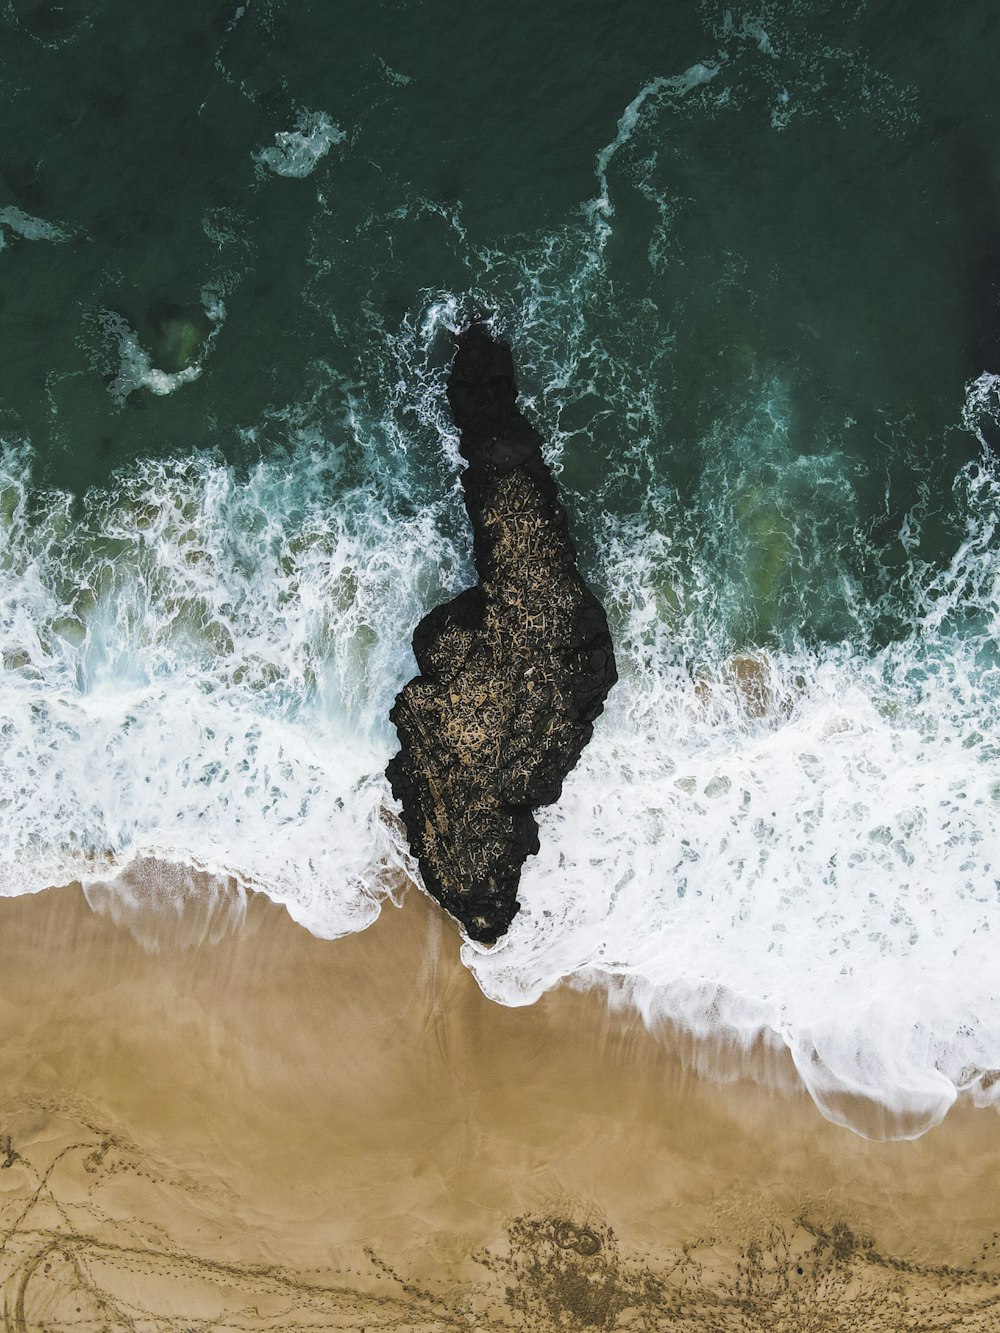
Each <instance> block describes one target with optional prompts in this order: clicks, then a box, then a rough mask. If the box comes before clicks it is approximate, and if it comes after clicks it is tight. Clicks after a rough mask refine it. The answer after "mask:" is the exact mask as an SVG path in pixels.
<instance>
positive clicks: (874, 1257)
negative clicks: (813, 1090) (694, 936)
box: [0, 887, 1000, 1333]
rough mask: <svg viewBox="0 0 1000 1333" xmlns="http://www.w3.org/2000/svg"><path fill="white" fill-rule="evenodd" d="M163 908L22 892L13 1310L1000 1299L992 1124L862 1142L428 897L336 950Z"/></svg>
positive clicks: (7, 951) (10, 1071) (770, 1319)
mask: <svg viewBox="0 0 1000 1333" xmlns="http://www.w3.org/2000/svg"><path fill="white" fill-rule="evenodd" d="M141 916H142V913H141V912H140V913H139V914H138V916H137V917H136V919H135V921H134V922H133V925H134V926H135V925H136V924H138V925H140V926H141V929H142V932H143V933H144V935H145V938H146V940H147V943H156V942H159V945H160V947H159V948H158V951H155V952H151V951H149V950H148V949H144V948H142V947H140V945H139V944H137V943H136V941H135V939H134V938H133V937H132V935H131V934H130V933H129V931H127V930H125V929H123V928H122V927H121V926H119V925H115V924H114V923H113V922H112V921H111V920H110V919H109V918H108V917H107V916H100V915H97V914H95V913H94V912H93V911H91V910H90V908H89V907H88V905H87V903H86V901H85V899H84V897H83V894H82V892H81V891H80V890H79V889H78V888H76V887H70V888H66V889H59V890H51V891H48V892H46V893H42V894H38V895H35V896H32V897H23V898H18V899H13V900H10V899H8V900H3V901H2V902H0V962H2V973H0V975H2V978H3V981H2V992H0V993H2V1000H0V1024H2V1034H3V1036H2V1043H0V1087H2V1090H3V1091H2V1113H0V1281H2V1284H3V1286H2V1290H3V1300H4V1319H5V1322H4V1325H3V1327H4V1328H5V1329H14V1330H20V1329H24V1330H29V1329H40V1328H42V1327H44V1328H47V1329H53V1330H55V1329H59V1330H62V1329H69V1328H73V1329H76V1330H83V1331H84V1333H88V1331H89V1330H91V1329H94V1330H97V1329H115V1330H117V1329H120V1328H121V1329H125V1328H129V1329H138V1330H154V1329H156V1330H159V1329H162V1328H167V1327H188V1326H190V1327H195V1326H197V1327H198V1328H211V1329H213V1330H230V1329H232V1330H236V1329H239V1330H245V1329H257V1328H261V1329H263V1328H271V1329H297V1328H307V1327H316V1328H351V1329H360V1328H364V1329H366V1330H369V1333H370V1330H373V1329H389V1328H392V1329H397V1330H398V1329H414V1330H418V1329H419V1330H431V1329H482V1330H487V1329H489V1330H494V1329H539V1330H540V1329H552V1328H567V1329H573V1328H580V1329H587V1328H608V1329H619V1328H620V1329H625V1328H630V1329H664V1330H666V1329H668V1328H669V1329H671V1330H674V1329H684V1330H687V1329H691V1330H694V1329H705V1328H713V1329H723V1330H729V1329H733V1330H747V1329H753V1330H755V1329H761V1330H764V1329H768V1330H773V1329H788V1330H795V1333H799V1331H800V1330H803V1329H830V1330H834V1329H836V1330H847V1329H852V1328H859V1329H860V1328H864V1329H866V1330H871V1329H886V1330H888V1329H892V1330H917V1329H925V1328H928V1327H934V1328H952V1327H961V1328H962V1329H963V1330H965V1329H983V1330H985V1329H987V1328H990V1329H991V1328H994V1327H996V1325H997V1321H998V1320H1000V1262H998V1257H997V1256H998V1249H1000V1242H998V1228H1000V1208H998V1206H997V1203H996V1198H995V1182H996V1180H997V1179H998V1176H1000V1120H998V1118H997V1117H996V1115H994V1114H993V1113H992V1112H988V1111H974V1110H971V1109H967V1108H957V1109H956V1110H955V1111H954V1112H953V1113H952V1114H951V1115H949V1117H948V1118H947V1119H946V1121H945V1122H944V1124H943V1125H941V1126H940V1127H938V1128H937V1129H935V1130H933V1131H931V1132H930V1133H929V1134H927V1135H926V1136H924V1137H923V1138H921V1139H919V1140H918V1141H916V1142H900V1143H872V1142H867V1141H865V1140H863V1139H861V1138H859V1137H857V1136H855V1135H853V1134H851V1133H849V1132H847V1131H845V1130H843V1129H840V1128H837V1127H836V1126H833V1125H831V1124H829V1123H828V1122H826V1121H824V1120H823V1119H822V1118H821V1117H820V1116H819V1114H818V1113H817V1111H816V1109H815V1107H814V1106H813V1104H812V1103H811V1102H810V1101H809V1099H808V1098H807V1097H806V1096H805V1094H804V1093H803V1094H801V1095H789V1094H787V1093H778V1092H775V1091H770V1090H767V1089H765V1088H762V1087H759V1086H756V1085H755V1084H754V1083H752V1082H749V1081H739V1082H735V1083H731V1084H729V1085H725V1086H723V1085H718V1084H713V1083H711V1082H708V1081H705V1080H702V1079H699V1078H697V1077H695V1076H693V1075H691V1074H690V1073H686V1072H685V1069H684V1062H683V1060H682V1059H681V1058H680V1056H679V1054H678V1052H677V1051H676V1050H674V1051H671V1050H670V1049H669V1048H668V1046H666V1045H664V1043H663V1042H661V1041H658V1040H657V1039H656V1038H655V1037H654V1036H652V1035H650V1034H649V1033H647V1032H646V1031H645V1030H643V1029H642V1027H641V1025H640V1024H639V1022H638V1020H637V1019H631V1018H629V1017H627V1016H622V1015H617V1014H613V1015H612V1014H609V1013H608V1011H607V1005H606V1001H605V998H604V997H603V996H602V995H601V994H600V993H597V992H589V993H582V992H579V991H574V990H571V989H562V990H559V991H557V992H555V993H552V994H550V995H548V996H546V997H545V998H544V999H543V1000H542V1001H541V1002H540V1003H538V1004H537V1005H535V1006H533V1007H529V1008H524V1009H505V1008H502V1007H500V1006H497V1005H495V1004H493V1003H491V1002H490V1001H488V1000H486V999H485V998H484V997H483V995H482V994H481V993H480V992H479V990H478V989H477V987H476V985H475V983H474V982H473V980H472V978H471V977H470V976H469V975H468V973H467V972H466V971H465V970H464V969H463V968H462V967H461V965H460V964H459V962H458V943H459V940H458V935H457V931H456V930H455V929H454V927H453V926H452V925H451V923H450V922H448V921H447V920H446V919H445V918H443V917H442V915H441V913H440V912H439V911H437V910H436V909H434V908H433V907H432V905H431V904H430V903H429V902H428V900H427V899H425V898H424V897H423V895H421V894H420V893H419V892H417V891H415V890H411V891H409V893H408V894H407V895H406V897H405V900H404V905H403V907H402V909H401V910H397V909H395V908H393V907H391V906H390V907H387V908H386V910H385V911H384V912H383V914H382V917H381V918H380V920H379V921H378V922H377V924H376V925H375V926H374V927H372V928H371V929H370V930H367V931H365V932H363V933H362V934H359V935H356V936H353V937H349V938H346V939H342V940H338V941H333V942H330V941H322V940H318V939H315V938H313V937H312V936H310V935H309V934H308V933H307V932H306V931H304V930H302V929H301V928H300V927H298V926H296V925H295V924H294V923H293V922H292V921H291V920H290V918H289V917H288V916H287V914H286V913H285V912H284V910H283V909H281V908H279V907H277V906H275V905H274V904H272V903H270V902H269V901H268V900H267V899H265V898H263V897H259V896H253V897H251V898H250V900H249V903H248V906H247V911H246V914H245V920H243V921H242V924H240V914H239V913H235V914H234V915H233V922H234V925H233V929H232V930H230V931H228V932H226V931H225V929H224V927H225V921H224V920H223V921H222V922H221V924H220V923H219V922H218V921H217V922H216V923H215V925H216V929H215V931H214V933H215V934H216V935H218V934H221V935H222V938H221V939H218V941H217V942H216V943H214V944H211V943H208V942H203V943H202V944H201V945H200V947H196V948H186V949H182V948H179V947H178V945H177V943H176V941H177V939H178V938H181V939H184V938H186V939H187V940H188V942H189V943H190V941H191V939H192V938H193V936H192V932H191V930H190V929H187V931H186V934H185V927H184V923H183V922H177V923H174V924H171V918H170V917H169V914H168V916H167V917H162V916H160V917H157V916H156V915H155V914H153V913H148V914H147V916H146V918H145V919H144V920H142V921H140V920H139V918H140V917H141ZM196 933H197V932H196ZM201 934H202V935H204V934H206V931H204V930H203V931H202V932H201ZM932 1317H933V1318H932ZM960 1318H961V1320H962V1322H961V1323H959V1320H960ZM949 1320H950V1321H951V1322H949ZM929 1321H932V1322H929Z"/></svg>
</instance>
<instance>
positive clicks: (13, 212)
mask: <svg viewBox="0 0 1000 1333" xmlns="http://www.w3.org/2000/svg"><path fill="white" fill-rule="evenodd" d="M4 228H6V229H7V231H9V232H10V233H11V234H12V235H14V236H20V237H22V238H23V239H24V240H26V241H55V242H60V241H68V240H69V239H70V233H69V232H68V231H66V230H65V229H64V228H62V227H57V226H56V224H55V223H54V222H46V220H45V219H44V218H36V217H32V215H31V214H30V213H25V212H23V211H22V210H21V209H20V208H15V207H14V206H13V205H12V204H10V205H8V206H7V207H6V208H0V250H2V249H3V247H4V245H5V244H6V241H5V238H4Z"/></svg>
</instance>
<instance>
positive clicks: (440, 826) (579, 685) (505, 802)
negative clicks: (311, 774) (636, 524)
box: [386, 324, 617, 944]
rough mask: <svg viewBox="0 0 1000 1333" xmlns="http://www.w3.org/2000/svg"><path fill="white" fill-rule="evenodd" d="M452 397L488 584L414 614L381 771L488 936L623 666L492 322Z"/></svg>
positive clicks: (444, 885) (456, 375)
mask: <svg viewBox="0 0 1000 1333" xmlns="http://www.w3.org/2000/svg"><path fill="white" fill-rule="evenodd" d="M448 401H449V402H450V404H451V410H452V415H453V416H454V418H455V423H456V425H457V426H458V427H459V429H460V430H461V445H460V449H461V453H462V456H463V457H464V458H467V459H468V461H469V466H468V468H467V469H466V470H465V472H464V473H463V475H462V484H463V487H464V489H465V506H466V509H467V510H468V513H469V519H470V521H471V523H472V531H473V536H474V545H473V554H474V558H475V562H476V570H477V572H478V574H479V583H478V584H477V585H476V586H475V587H474V588H469V589H467V590H466V591H465V592H463V593H460V594H459V596H458V597H456V598H455V599H454V601H451V602H448V603H446V604H445V605H443V606H439V607H436V608H435V609H434V610H433V611H431V612H430V613H429V614H428V615H426V616H425V617H424V618H423V620H421V622H420V624H419V625H418V626H417V628H416V631H415V633H414V635H413V652H414V655H415V656H416V659H417V666H418V667H419V669H420V675H419V676H417V677H416V678H415V679H414V680H411V681H410V682H409V684H408V685H406V686H405V687H404V688H403V689H402V690H401V691H400V693H399V695H398V697H397V699H396V702H395V704H394V705H393V708H392V711H391V713H390V714H389V716H390V717H391V719H392V721H393V722H394V723H395V724H396V730H397V732H398V733H399V740H400V745H401V747H402V748H401V750H400V752H399V754H398V755H397V756H396V757H395V758H394V759H393V760H392V761H391V762H390V764H389V766H388V768H387V769H386V775H387V776H388V778H389V782H390V783H391V785H392V791H393V795H394V796H395V797H396V799H397V800H399V801H400V802H401V803H402V806H403V822H404V824H405V825H406V832H407V836H408V837H409V841H410V848H411V850H412V852H413V854H414V856H416V858H417V860H418V861H419V863H420V870H421V873H422V875H423V879H424V884H425V885H426V886H427V889H428V891H429V892H430V893H432V894H433V895H434V897H435V898H436V899H437V900H438V902H440V903H441V905H442V906H443V907H445V908H446V909H447V910H448V911H449V912H450V913H451V914H452V915H453V916H455V917H457V918H458V920H459V921H460V922H461V924H462V925H463V926H464V928H465V930H466V932H467V934H468V935H469V936H470V938H472V939H474V940H479V941H481V942H483V943H486V944H492V943H493V942H494V941H495V940H496V939H497V937H498V936H500V935H502V934H504V932H505V931H506V930H507V928H508V926H509V925H510V923H511V921H512V920H513V918H514V916H515V914H516V913H517V911H518V902H517V887H518V882H519V880H520V877H521V867H522V865H523V864H524V861H525V858H526V857H528V856H533V855H534V854H535V853H536V852H537V851H538V825H537V823H536V822H535V819H534V816H533V814H532V811H533V810H536V809H537V808H538V807H539V806H541V805H548V804H550V803H551V802H552V801H556V800H558V799H559V794H560V792H561V791H562V784H563V780H564V779H565V777H566V774H567V773H568V772H569V771H570V769H571V768H572V767H573V765H574V764H575V763H576V761H577V760H578V759H579V758H580V754H581V751H582V750H583V747H584V746H585V745H586V744H587V742H588V741H589V740H590V737H591V734H592V732H593V722H594V718H596V717H597V715H598V714H599V713H600V712H601V710H602V708H603V706H604V700H605V698H606V697H607V693H608V691H609V690H610V689H611V687H612V685H613V684H614V683H615V681H616V680H617V673H616V671H615V659H614V652H613V650H612V646H611V636H610V634H609V633H608V622H607V618H606V617H605V614H604V610H603V608H602V606H601V604H600V602H598V600H597V598H596V597H595V596H594V594H593V593H592V592H591V591H590V589H589V588H588V587H587V585H586V584H585V583H584V581H583V579H582V578H581V577H580V575H579V573H578V572H577V569H576V553H575V551H574V549H573V544H572V542H571V541H570V538H569V534H568V532H567V530H566V514H565V511H564V510H563V508H562V506H561V505H560V504H559V501H558V498H557V495H558V492H557V488H556V483H555V481H554V480H553V477H552V474H551V472H550V471H549V469H548V467H547V466H546V464H545V462H544V461H543V459H542V454H541V447H540V446H541V443H542V440H541V436H540V435H539V434H538V432H537V431H536V430H535V429H534V427H532V426H531V425H530V423H529V422H528V421H527V420H526V419H525V417H523V416H522V415H521V413H520V412H519V411H518V410H517V386H516V384H515V382H514V365H513V361H512V358H511V352H510V347H509V345H508V344H507V343H505V342H497V341H495V340H494V339H493V338H492V336H491V335H490V333H489V332H488V330H487V329H486V328H484V327H483V326H482V325H478V324H476V325H473V326H472V327H470V328H468V329H466V330H465V332H464V333H462V334H460V335H459V338H458V352H457V355H456V357H455V363H454V365H453V367H452V372H451V378H450V380H449V383H448Z"/></svg>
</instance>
